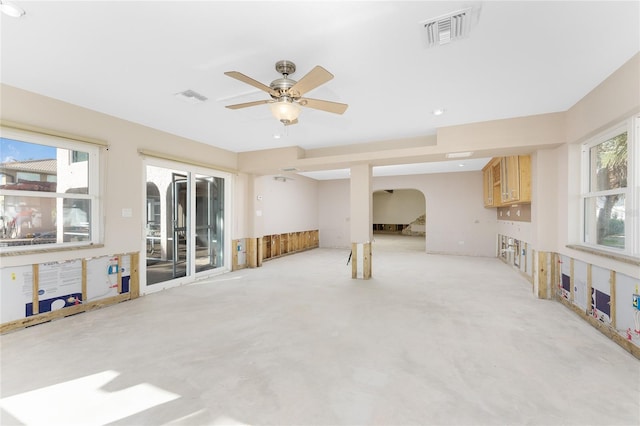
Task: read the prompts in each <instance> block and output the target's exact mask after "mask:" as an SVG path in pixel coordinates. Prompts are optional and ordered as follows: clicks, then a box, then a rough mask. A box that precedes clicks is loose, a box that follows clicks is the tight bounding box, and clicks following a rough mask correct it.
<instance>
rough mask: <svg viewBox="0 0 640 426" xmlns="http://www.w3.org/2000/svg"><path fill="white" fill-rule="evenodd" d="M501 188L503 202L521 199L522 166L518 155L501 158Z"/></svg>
mask: <svg viewBox="0 0 640 426" xmlns="http://www.w3.org/2000/svg"><path fill="white" fill-rule="evenodd" d="M500 171H501V176H500V190H501V193H502V202H503V203H509V202H512V201H518V200H519V199H520V167H519V162H518V156H517V155H512V156H510V157H503V158H502V159H501V160H500Z"/></svg>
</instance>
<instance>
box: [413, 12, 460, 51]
mask: <svg viewBox="0 0 640 426" xmlns="http://www.w3.org/2000/svg"><path fill="white" fill-rule="evenodd" d="M471 9H472V8H467V9H463V10H459V11H457V12H452V13H448V14H446V15H442V16H439V17H437V18H433V19H428V20H426V21H422V22H421V23H420V25H422V29H423V32H424V39H425V43H426V44H427V47H433V46H440V45H441V44H446V43H449V42H451V41H454V40H458V39H461V38H464V37H466V36H467V35H468V34H469V29H470V27H471Z"/></svg>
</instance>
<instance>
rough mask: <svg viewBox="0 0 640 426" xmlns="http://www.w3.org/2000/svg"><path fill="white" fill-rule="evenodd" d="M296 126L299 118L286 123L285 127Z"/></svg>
mask: <svg viewBox="0 0 640 426" xmlns="http://www.w3.org/2000/svg"><path fill="white" fill-rule="evenodd" d="M294 124H298V119H297V118H296V119H295V120H293V121H288V122H286V123H284V125H285V126H292V125H294Z"/></svg>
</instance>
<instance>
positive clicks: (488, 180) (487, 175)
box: [482, 167, 493, 207]
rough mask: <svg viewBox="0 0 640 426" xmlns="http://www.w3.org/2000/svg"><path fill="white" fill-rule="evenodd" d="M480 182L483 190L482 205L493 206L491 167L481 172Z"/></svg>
mask: <svg viewBox="0 0 640 426" xmlns="http://www.w3.org/2000/svg"><path fill="white" fill-rule="evenodd" d="M482 183H483V192H484V206H485V207H493V173H492V168H491V167H489V168H488V169H486V170H485V171H483V172H482Z"/></svg>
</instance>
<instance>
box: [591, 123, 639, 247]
mask: <svg viewBox="0 0 640 426" xmlns="http://www.w3.org/2000/svg"><path fill="white" fill-rule="evenodd" d="M639 126H640V116H633V117H630V118H628V119H626V120H624V121H623V122H620V123H618V124H616V125H614V126H612V127H610V128H608V129H607V130H605V131H603V132H601V133H599V134H598V135H596V136H594V137H592V138H590V139H589V140H587V141H586V142H584V143H583V144H582V146H581V175H580V183H581V188H580V224H579V226H580V233H579V235H580V244H581V245H583V246H585V247H589V248H591V249H594V250H596V251H603V252H606V253H611V254H613V255H615V254H619V255H623V256H630V257H632V258H640V236H639V232H640V217H639V216H638V206H639V204H640V186H639V185H640V161H639V160H638V155H639V154H640V147H639V144H640V140H639V135H640V132H639V131H638V128H639ZM624 132H627V185H626V187H624V188H614V189H605V190H591V181H592V177H593V176H594V175H593V173H592V170H593V169H592V167H593V165H594V164H593V161H594V160H593V159H592V158H591V155H590V152H591V149H592V148H593V147H596V146H597V145H599V144H602V143H604V142H606V141H608V140H609V139H612V138H613V137H615V136H617V135H620V134H622V133H624ZM616 194H622V195H624V197H625V220H624V227H625V230H624V237H625V247H624V248H616V247H611V246H606V245H603V244H597V242H593V239H594V237H595V236H590V235H589V232H588V229H587V223H588V221H589V215H588V211H587V209H588V207H587V200H588V199H590V198H592V197H600V196H607V195H616ZM596 232H597V231H596ZM589 237H591V241H590V240H589V239H588V238H589Z"/></svg>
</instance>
